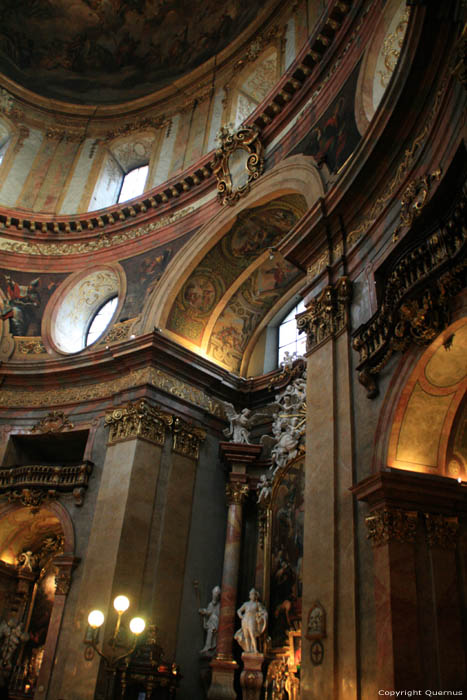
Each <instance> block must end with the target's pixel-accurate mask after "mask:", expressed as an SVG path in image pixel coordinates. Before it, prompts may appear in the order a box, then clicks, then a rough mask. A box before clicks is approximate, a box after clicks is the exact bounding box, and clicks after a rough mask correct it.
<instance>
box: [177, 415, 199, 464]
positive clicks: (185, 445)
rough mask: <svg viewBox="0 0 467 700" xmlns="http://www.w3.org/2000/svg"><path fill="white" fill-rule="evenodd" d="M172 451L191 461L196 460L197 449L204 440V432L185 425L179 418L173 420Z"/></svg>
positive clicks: (197, 455)
mask: <svg viewBox="0 0 467 700" xmlns="http://www.w3.org/2000/svg"><path fill="white" fill-rule="evenodd" d="M172 430H173V448H172V449H173V451H174V452H177V453H178V454H180V455H184V456H185V457H190V458H191V459H198V457H199V448H200V445H201V443H202V442H203V440H204V439H205V438H206V431H205V430H203V429H202V428H196V427H195V426H193V425H189V424H188V423H185V421H183V420H182V419H181V418H174V421H173V425H172Z"/></svg>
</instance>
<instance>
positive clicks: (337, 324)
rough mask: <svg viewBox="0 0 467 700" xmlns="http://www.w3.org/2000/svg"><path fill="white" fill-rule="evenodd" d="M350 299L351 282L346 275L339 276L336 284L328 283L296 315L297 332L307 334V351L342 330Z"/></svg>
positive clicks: (346, 318)
mask: <svg viewBox="0 0 467 700" xmlns="http://www.w3.org/2000/svg"><path fill="white" fill-rule="evenodd" d="M351 299H352V283H351V281H350V280H349V278H348V277H341V278H340V279H339V280H338V281H337V282H336V284H334V285H332V284H328V285H327V286H326V287H325V288H324V289H323V290H322V292H320V294H319V295H318V296H317V297H316V298H315V299H313V300H312V301H311V303H310V305H309V306H308V308H307V310H306V311H304V312H303V313H301V314H299V315H298V316H297V328H298V330H299V332H300V333H306V335H307V351H308V352H309V351H310V350H312V349H314V348H315V347H317V346H318V345H320V344H321V343H323V342H324V341H326V340H328V339H329V338H331V337H335V336H336V335H337V334H338V333H340V332H341V331H342V330H344V328H345V327H346V325H347V323H348V316H349V315H348V311H349V304H350V301H351Z"/></svg>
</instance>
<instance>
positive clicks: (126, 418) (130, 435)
mask: <svg viewBox="0 0 467 700" xmlns="http://www.w3.org/2000/svg"><path fill="white" fill-rule="evenodd" d="M105 422H106V424H107V425H108V426H109V427H110V433H109V445H113V444H115V443H116V442H122V441H123V440H131V439H134V438H144V439H145V440H149V441H150V442H153V443H154V444H156V445H163V444H164V440H165V427H166V426H169V425H171V424H172V422H173V416H171V415H170V414H168V413H165V412H164V411H161V410H160V409H159V408H158V406H150V405H149V403H148V402H147V401H146V400H144V399H142V400H141V401H137V402H136V403H128V404H126V405H125V406H120V407H119V408H115V409H114V410H113V411H112V413H109V414H107V415H106V417H105Z"/></svg>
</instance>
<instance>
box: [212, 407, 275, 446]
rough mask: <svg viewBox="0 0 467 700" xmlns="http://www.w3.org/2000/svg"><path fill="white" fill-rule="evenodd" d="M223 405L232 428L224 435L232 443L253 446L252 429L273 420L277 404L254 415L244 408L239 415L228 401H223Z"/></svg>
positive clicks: (225, 431) (227, 429) (226, 430)
mask: <svg viewBox="0 0 467 700" xmlns="http://www.w3.org/2000/svg"><path fill="white" fill-rule="evenodd" d="M222 403H223V404H224V409H225V414H226V416H227V418H228V419H229V421H230V426H229V427H228V428H226V429H225V430H224V431H223V433H224V435H225V436H226V437H228V438H230V442H236V443H240V444H247V445H249V444H251V443H250V430H251V428H252V427H253V426H254V425H256V424H257V423H261V421H264V420H271V416H272V411H273V410H274V406H275V404H272V405H271V406H266V407H264V408H263V409H261V411H257V412H256V413H254V414H252V412H251V410H250V409H249V408H242V410H241V411H240V413H238V412H237V411H236V410H235V408H234V406H233V404H231V403H229V402H228V401H223V402H222Z"/></svg>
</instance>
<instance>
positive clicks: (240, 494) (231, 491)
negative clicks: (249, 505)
mask: <svg viewBox="0 0 467 700" xmlns="http://www.w3.org/2000/svg"><path fill="white" fill-rule="evenodd" d="M248 491H249V486H248V484H245V483H243V482H242V481H229V482H228V484H226V485H225V496H226V498H227V504H228V505H229V506H231V505H236V506H241V505H242V503H243V501H244V500H245V498H246V497H247V496H248Z"/></svg>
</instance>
